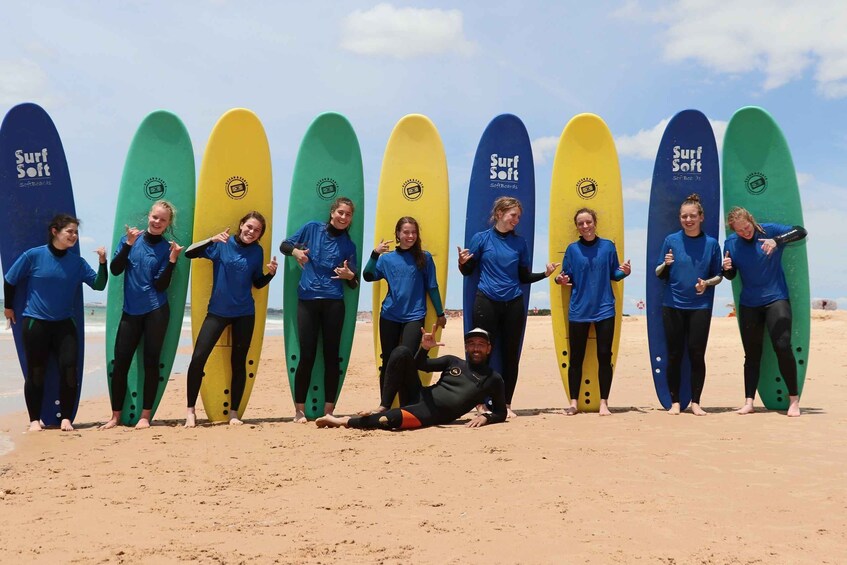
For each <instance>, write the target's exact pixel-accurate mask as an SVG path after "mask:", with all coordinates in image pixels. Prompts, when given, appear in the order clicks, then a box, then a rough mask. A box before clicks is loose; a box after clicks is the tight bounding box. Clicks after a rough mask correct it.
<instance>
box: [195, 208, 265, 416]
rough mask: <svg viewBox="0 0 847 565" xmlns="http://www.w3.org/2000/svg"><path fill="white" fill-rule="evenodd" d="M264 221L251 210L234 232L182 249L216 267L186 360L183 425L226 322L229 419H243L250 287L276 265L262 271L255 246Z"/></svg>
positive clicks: (252, 310)
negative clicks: (228, 330) (205, 308)
mask: <svg viewBox="0 0 847 565" xmlns="http://www.w3.org/2000/svg"><path fill="white" fill-rule="evenodd" d="M265 226H266V224H265V217H264V216H263V215H262V214H261V213H259V212H257V211H255V210H253V211H252V212H248V213H247V214H246V215H245V216H244V217H243V218H241V220H239V222H238V233H237V234H235V235H229V228H227V229H225V230H224V231H222V232H221V233H219V234H217V235H215V236H212V237H211V238H209V239H206V240H203V241H199V242H197V243H195V244H193V245H192V246H191V247H189V248H188V250H186V252H185V256H186V257H188V258H189V259H198V258H200V259H209V260H210V261H211V262H212V267H213V269H214V277H213V279H212V295H211V296H210V297H209V308H208V311H207V314H206V319H205V320H203V325H202V326H200V332H199V333H198V334H197V342H196V343H195V344H194V354H193V355H192V356H191V363H189V365H188V375H187V377H186V380H187V395H188V413H187V414H186V417H185V427H186V428H193V427H194V426H196V425H197V416H196V415H195V411H194V405H195V404H196V403H197V395H198V394H199V393H200V385H201V384H202V381H203V371H204V370H205V368H206V361H208V359H209V356H210V355H211V354H212V350H213V349H214V347H215V344H216V343H217V342H218V339H220V337H221V334H222V333H223V332H224V330H225V329H226V327H227V326H232V332H231V340H230V341H231V345H232V353H231V359H230V361H231V363H232V384H231V386H230V395H231V401H230V406H229V423H230V424H231V425H240V424H241V423H242V421H241V420H240V419H239V418H238V410H239V408H240V407H241V398H242V396H243V395H244V387H245V385H246V383H247V368H246V363H247V353H248V352H249V350H250V342H251V341H252V340H253V327H254V325H255V323H256V305H255V303H254V301H253V292H252V290H253V288H264V287H265V286H267V285H268V283H270V282H271V279H273V277H274V275H275V274H276V268H277V262H276V257H273V258H272V259H271V262H270V263H268V264H267V265H265V267H267V269H268V272H267V273H263V270H262V263H263V262H264V251H263V250H262V246H261V245H259V240H260V239H261V238H262V235H264V233H265Z"/></svg>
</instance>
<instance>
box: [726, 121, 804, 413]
mask: <svg viewBox="0 0 847 565" xmlns="http://www.w3.org/2000/svg"><path fill="white" fill-rule="evenodd" d="M722 176H723V206H724V217H726V214H727V213H728V212H729V210H730V209H732V208H733V207H734V206H741V207H743V208H746V209H747V210H749V211H750V213H751V214H753V217H754V218H756V221H757V222H759V223H769V222H774V223H780V224H786V225H792V226H793V225H800V226H802V225H803V209H802V206H801V203H800V190H799V187H798V185H797V174H796V173H795V171H794V162H793V161H792V159H791V152H790V151H789V149H788V143H786V141H785V137H784V136H783V135H782V131H781V130H780V129H779V126H778V125H777V124H776V122H775V121H774V119H773V118H772V117H771V116H770V114H768V113H767V112H766V111H765V110H763V109H761V108H757V107H754V106H748V107H746V108H741V109H740V110H738V111H737V112H735V114H734V115H733V116H732V119H731V120H730V121H729V125H728V126H727V128H726V137H724V144H723V175H722ZM727 233H730V230H729V228H727ZM782 268H783V270H784V271H785V279H786V281H787V282H788V292H789V297H790V301H791V312H792V325H791V345H792V347H793V348H794V357H795V359H796V362H797V385H798V389H799V392H800V394H802V392H803V383H804V381H805V378H806V367H807V365H808V358H809V327H810V315H811V312H810V310H811V300H810V294H809V262H808V260H807V258H806V240H802V241H799V242H795V243H791V244H789V245H788V246H787V247H786V248H785V251H784V253H783V255H782ZM732 293H733V295H734V298H735V306H736V310H737V309H738V304H739V302H738V301H739V297H740V295H741V277H736V278H735V279H734V280H733V281H732ZM765 334H766V335H765V346H764V350H763V352H762V365H761V373H760V377H759V396H760V397H761V399H762V403H763V404H764V405H765V407H766V408H768V409H770V410H785V409H787V408H788V404H789V401H788V390H787V389H786V387H785V383H784V382H783V380H782V377H781V376H780V373H779V366H778V365H777V360H776V354H775V353H774V351H773V346H772V344H771V341H770V338H769V337H768V336H767V332H765Z"/></svg>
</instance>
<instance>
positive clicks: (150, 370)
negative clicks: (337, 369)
mask: <svg viewBox="0 0 847 565" xmlns="http://www.w3.org/2000/svg"><path fill="white" fill-rule="evenodd" d="M170 318H171V307H170V306H169V305H168V304H163V305H162V306H160V307H159V308H156V309H155V310H153V311H152V312H148V313H147V316H146V318H145V320H144V359H143V361H144V402H143V404H142V406H143V408H144V410H152V409H153V404H154V403H155V402H156V393H157V392H158V391H159V382H160V381H161V380H162V379H167V378H168V377H170V375H163V374H162V371H161V370H162V369H163V367H162V363H161V359H162V346H163V345H164V343H165V334H166V333H167V331H168V322H169V321H170Z"/></svg>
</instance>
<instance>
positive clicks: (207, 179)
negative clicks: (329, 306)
mask: <svg viewBox="0 0 847 565" xmlns="http://www.w3.org/2000/svg"><path fill="white" fill-rule="evenodd" d="M252 210H257V211H259V212H260V213H261V214H262V215H263V216H264V217H265V221H266V223H267V226H266V229H265V233H264V235H262V239H261V240H260V241H259V245H261V246H262V249H263V251H264V264H267V263H269V262H270V260H271V255H273V253H272V252H271V251H272V249H271V248H272V247H273V230H272V227H273V184H272V181H271V155H270V150H269V148H268V138H267V137H266V136H265V129H264V128H263V127H262V123H261V122H260V121H259V118H258V117H257V116H256V114H254V113H253V112H251V111H250V110H245V109H243V108H236V109H233V110H229V111H228V112H226V113H225V114H224V115H223V116H221V118H220V119H219V120H218V123H216V124H215V127H214V128H213V129H212V133H211V135H210V136H209V141H208V143H207V144H206V150H205V152H204V153H203V163H202V164H201V166H200V178H199V180H198V183H197V203H196V206H195V213H194V237H193V240H194V241H200V240H202V239H207V238H209V237H212V236H214V235H216V234H218V233H220V232H222V231H224V230H225V229H226V228H229V233H230V235H235V234H236V233H238V221H239V220H240V219H241V218H242V217H243V216H244V215H245V214H247V213H248V212H250V211H252ZM263 270H265V269H264V267H263ZM191 271H192V272H191V333H192V335H193V337H194V341H195V342H196V341H197V335H198V334H199V333H200V327H201V326H202V324H203V320H204V319H205V318H206V311H207V309H208V306H209V297H210V296H211V293H212V262H211V261H208V260H205V259H195V260H194V264H193V265H192V269H191ZM253 300H254V301H255V303H256V322H255V325H254V329H253V340H252V341H251V343H250V350H249V351H248V353H247V383H246V385H245V387H244V396H243V398H242V400H241V405H240V406H239V407H238V416H239V417H241V416H242V415H243V414H244V411H245V409H246V408H247V402H248V400H250V393H251V392H252V391H253V383H254V382H255V379H256V374H257V373H258V370H259V355H260V353H261V351H262V341H263V339H264V336H265V317H266V314H267V307H268V287H267V286H266V287H265V288H262V289H256V288H254V289H253ZM231 352H232V344H231V327H227V329H226V330H225V331H224V333H223V335H222V336H221V338H220V339H219V340H218V343H217V344H216V345H215V347H214V350H213V351H212V354H211V356H210V357H209V360H208V361H207V362H206V370H205V376H204V377H203V385H202V386H201V387H200V395H201V396H202V398H203V408H204V409H205V411H206V416H207V417H208V418H209V420H211V421H213V422H221V421H226V420H228V419H229V411H230V384H231V383H232V367H231V364H230V359H231Z"/></svg>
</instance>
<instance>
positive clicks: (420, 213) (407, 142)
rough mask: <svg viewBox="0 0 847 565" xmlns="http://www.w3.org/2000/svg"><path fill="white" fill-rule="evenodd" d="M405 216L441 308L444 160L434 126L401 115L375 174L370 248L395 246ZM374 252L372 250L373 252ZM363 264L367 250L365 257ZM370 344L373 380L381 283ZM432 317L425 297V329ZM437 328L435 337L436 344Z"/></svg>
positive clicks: (446, 226) (425, 377)
mask: <svg viewBox="0 0 847 565" xmlns="http://www.w3.org/2000/svg"><path fill="white" fill-rule="evenodd" d="M403 216H412V217H413V218H415V219H416V220H417V221H418V225H419V226H420V234H419V237H420V238H421V243H422V246H423V249H424V250H426V251H429V252H430V254H432V260H433V263H435V270H436V280H437V281H438V290H439V294H440V296H441V304H442V305H443V304H444V300H445V296H446V292H447V270H448V265H447V259H448V254H449V245H450V241H449V239H450V188H449V179H448V177H447V156H446V155H445V154H444V145H443V144H442V142H441V136H440V135H439V134H438V130H437V129H436V127H435V125H434V124H433V123H432V121H431V120H430V119H429V118H427V117H426V116H422V115H420V114H409V115H407V116H404V117H403V118H401V119H400V121H399V122H397V125H395V126H394V130H393V131H392V132H391V136H390V137H389V138H388V144H387V145H386V147H385V156H384V157H383V159H382V172H381V173H380V175H379V188H378V192H377V204H376V224H375V226H374V247H376V246H377V244H379V242H380V240H385V241H388V242H389V243H391V244H392V245H393V244H394V241H395V235H394V228H395V226H396V225H397V220H399V219H400V218H401V217H403ZM371 249H373V248H371ZM365 255H366V256H365V258H364V259H365V260H367V258H368V257H369V256H370V251H367V250H366V252H365ZM372 292H373V341H374V359H375V360H376V364H377V375H379V370H380V369H381V367H382V363H383V362H385V361H387V359H383V358H382V346H381V345H380V341H379V315H380V310H381V308H382V301H383V300H385V296H386V294H388V284H387V283H386V282H385V280H379V281H375V282H374V283H373V290H372ZM436 318H437V316H436V312H435V309H434V308H433V306H432V302H431V301H430V300H429V298H427V310H426V320H425V321H424V327H425V328H426V329H427V331H429V330H430V329H431V328H432V325H433V324H435V321H436ZM440 335H441V329H440V328H439V330H438V331H437V332H436V339H440ZM429 355H430V356H431V357H436V356H437V355H438V348H437V347H434V348H432V349H431V350H430V352H429ZM419 376H420V379H421V383H423V385H424V386H429V383H430V381H431V378H432V374H431V373H424V372H420V373H419Z"/></svg>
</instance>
